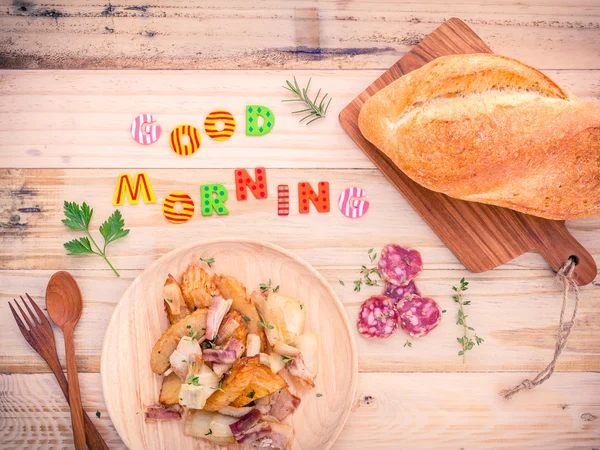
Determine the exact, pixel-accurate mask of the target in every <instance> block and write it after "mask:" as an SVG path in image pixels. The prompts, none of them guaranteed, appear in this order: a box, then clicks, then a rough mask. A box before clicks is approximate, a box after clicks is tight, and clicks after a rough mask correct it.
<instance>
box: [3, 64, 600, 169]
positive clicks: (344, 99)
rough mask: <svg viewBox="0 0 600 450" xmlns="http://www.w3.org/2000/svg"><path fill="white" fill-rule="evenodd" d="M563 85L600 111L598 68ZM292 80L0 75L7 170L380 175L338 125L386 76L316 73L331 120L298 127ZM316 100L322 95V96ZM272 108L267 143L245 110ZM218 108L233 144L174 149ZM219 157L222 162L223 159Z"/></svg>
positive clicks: (571, 75)
mask: <svg viewBox="0 0 600 450" xmlns="http://www.w3.org/2000/svg"><path fill="white" fill-rule="evenodd" d="M546 73H547V75H549V76H550V77H552V78H553V79H554V80H556V82H558V83H559V84H560V85H561V86H564V87H565V88H566V89H569V90H571V91H572V92H573V93H574V94H576V95H578V96H579V97H581V98H582V99H584V100H587V101H591V102H594V103H596V104H600V87H599V85H598V82H597V81H598V72H597V71H591V70H590V71H588V70H584V71H579V70H568V71H555V70H551V71H547V72H546ZM292 75H293V74H290V73H286V72H278V71H256V72H254V71H252V72H247V73H245V74H244V76H240V75H239V73H238V72H235V71H227V72H211V71H178V72H164V71H144V72H142V71H109V72H106V71H66V72H65V71H0V98H2V102H1V103H0V167H11V168H44V167H64V168H66V167H83V168H86V167H96V168H103V167H127V168H132V167H143V168H174V167H178V168H192V167H198V168H221V167H232V168H234V167H244V166H247V167H255V166H264V167H296V168H314V167H318V168H342V167H343V168H372V167H373V165H372V163H371V162H370V161H369V160H368V158H366V157H365V155H364V154H363V153H362V151H361V150H360V149H359V148H358V147H357V146H356V145H355V144H354V142H352V140H351V139H350V138H349V137H348V136H347V135H346V133H344V131H343V130H342V128H341V127H340V126H339V124H338V121H337V120H336V117H337V115H338V114H339V112H340V111H341V110H342V108H343V107H344V106H345V105H347V104H348V103H349V102H350V101H351V100H352V99H353V98H354V97H355V96H356V95H357V94H358V93H359V92H361V91H362V90H364V89H365V88H366V87H367V86H368V85H369V84H371V83H372V82H373V81H374V80H375V79H376V78H377V77H378V76H379V75H380V72H379V71H311V72H306V73H300V74H298V79H299V81H300V82H301V83H304V84H305V83H306V82H307V81H308V80H309V78H312V79H313V87H314V88H317V87H322V88H323V89H324V92H328V93H329V94H330V95H331V96H332V98H333V101H332V103H331V108H330V111H329V115H328V117H327V118H326V119H325V120H321V121H318V122H315V123H313V124H311V125H310V126H309V127H305V126H303V125H299V124H298V119H299V117H298V116H294V115H292V114H291V113H292V111H295V110H297V109H298V105H296V104H289V103H281V100H283V99H286V98H288V99H289V98H291V97H290V95H291V94H289V93H288V92H287V91H285V90H284V89H283V88H282V87H281V86H282V85H283V84H284V82H285V80H286V79H291V78H292ZM314 92H315V93H316V91H314ZM253 102H256V103H263V104H265V105H267V106H269V107H270V108H271V109H273V111H274V113H275V115H276V122H277V123H276V125H275V128H274V129H273V131H272V132H271V133H270V134H268V135H266V136H263V137H248V136H245V134H244V131H243V125H244V107H245V105H246V104H249V103H253ZM215 108H227V109H229V110H230V111H231V113H232V114H234V115H235V116H236V118H237V122H238V125H237V126H238V130H237V132H236V134H235V135H234V136H233V137H232V138H231V139H229V140H228V141H225V142H214V141H211V140H210V139H209V138H208V137H207V136H206V134H205V133H204V132H203V131H202V138H203V142H202V146H201V148H200V150H199V151H198V152H197V153H196V154H194V155H193V156H192V157H188V158H185V157H180V156H178V155H176V154H175V153H174V152H173V151H172V150H171V149H170V147H169V144H168V139H169V134H170V132H171V131H172V130H173V128H175V127H176V126H177V125H179V124H181V123H191V124H192V125H195V126H197V127H198V128H199V129H200V130H202V126H203V123H204V118H205V117H206V115H207V114H208V113H209V112H210V111H212V110H213V109H215ZM142 112H151V113H153V114H155V115H156V116H157V117H158V123H159V124H160V125H161V126H162V129H163V136H162V137H161V138H160V139H159V141H158V142H157V143H155V144H154V145H152V146H143V145H139V144H137V143H136V142H135V141H134V140H133V139H132V138H131V135H130V132H129V129H130V124H131V121H132V120H133V119H134V118H135V117H136V116H137V115H138V114H140V113H142ZM217 151H218V156H219V157H218V158H215V152H217Z"/></svg>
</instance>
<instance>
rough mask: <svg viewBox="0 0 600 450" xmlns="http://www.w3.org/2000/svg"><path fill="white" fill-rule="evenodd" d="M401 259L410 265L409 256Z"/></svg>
mask: <svg viewBox="0 0 600 450" xmlns="http://www.w3.org/2000/svg"><path fill="white" fill-rule="evenodd" d="M403 261H404V263H405V264H406V265H407V266H410V258H409V257H408V256H407V257H406V258H404V259H403Z"/></svg>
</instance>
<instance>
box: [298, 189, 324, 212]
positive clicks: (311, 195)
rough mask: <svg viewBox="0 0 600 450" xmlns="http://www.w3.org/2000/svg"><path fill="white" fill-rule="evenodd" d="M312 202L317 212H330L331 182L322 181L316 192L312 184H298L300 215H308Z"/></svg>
mask: <svg viewBox="0 0 600 450" xmlns="http://www.w3.org/2000/svg"><path fill="white" fill-rule="evenodd" d="M309 200H310V201H311V202H312V203H313V205H315V208H317V211H319V212H329V182H327V181H320V182H319V190H318V191H316V192H315V190H314V189H313V188H312V186H311V185H310V183H306V182H305V183H298V208H299V211H300V214H308V211H309V208H310V203H309V202H308V201H309Z"/></svg>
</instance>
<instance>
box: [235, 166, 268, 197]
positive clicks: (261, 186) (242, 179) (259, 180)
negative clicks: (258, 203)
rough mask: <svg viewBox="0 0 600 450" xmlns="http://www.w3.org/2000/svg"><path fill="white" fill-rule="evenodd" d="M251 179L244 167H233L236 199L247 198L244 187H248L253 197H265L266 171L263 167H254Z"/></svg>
mask: <svg viewBox="0 0 600 450" xmlns="http://www.w3.org/2000/svg"><path fill="white" fill-rule="evenodd" d="M254 178H255V179H256V181H255V180H253V179H252V178H251V177H250V174H249V173H248V171H247V170H246V169H235V196H236V198H237V199H238V200H246V199H247V198H248V194H247V189H246V187H248V186H249V187H250V189H251V190H252V193H253V194H254V197H256V198H258V199H261V198H267V171H266V170H265V168H264V167H257V168H256V169H254Z"/></svg>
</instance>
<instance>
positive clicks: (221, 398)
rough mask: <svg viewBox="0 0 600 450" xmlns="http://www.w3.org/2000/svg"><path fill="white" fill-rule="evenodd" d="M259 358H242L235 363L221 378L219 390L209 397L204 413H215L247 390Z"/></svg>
mask: <svg viewBox="0 0 600 450" xmlns="http://www.w3.org/2000/svg"><path fill="white" fill-rule="evenodd" d="M259 364H260V357H259V356H253V357H251V358H242V359H239V360H238V361H236V363H235V364H234V365H233V367H232V368H231V372H229V374H228V375H225V378H223V385H222V386H221V389H220V390H218V391H217V392H215V393H214V394H213V395H211V396H210V397H209V398H208V400H207V401H206V405H204V410H205V411H217V410H219V409H221V408H223V407H225V406H227V405H229V404H230V403H231V402H232V401H233V400H235V399H236V398H238V397H239V396H240V394H241V393H242V392H243V391H244V389H246V388H247V386H248V385H249V384H250V381H252V378H253V377H254V373H255V371H256V369H257V368H258V367H259Z"/></svg>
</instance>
